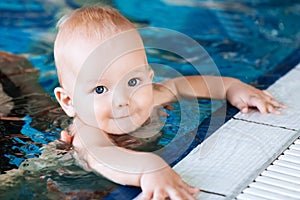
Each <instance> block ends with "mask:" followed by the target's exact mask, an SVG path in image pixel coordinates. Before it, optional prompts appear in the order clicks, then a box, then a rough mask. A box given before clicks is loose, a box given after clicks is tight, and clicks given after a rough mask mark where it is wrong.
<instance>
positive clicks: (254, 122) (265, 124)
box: [232, 116, 299, 132]
mask: <svg viewBox="0 0 300 200" xmlns="http://www.w3.org/2000/svg"><path fill="white" fill-rule="evenodd" d="M232 119H234V120H240V121H244V122H249V123H253V124H260V125H264V126H270V127H276V128H282V129H286V130H290V131H296V132H297V131H299V130H297V129H294V128H288V127H285V126H276V125H272V124H267V123H262V122H256V121H251V120H247V119H242V118H236V117H235V116H233V117H232Z"/></svg>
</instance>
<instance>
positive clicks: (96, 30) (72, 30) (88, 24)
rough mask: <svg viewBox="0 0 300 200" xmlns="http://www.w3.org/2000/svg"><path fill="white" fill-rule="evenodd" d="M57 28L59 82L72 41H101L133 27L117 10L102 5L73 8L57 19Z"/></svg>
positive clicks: (66, 63)
mask: <svg viewBox="0 0 300 200" xmlns="http://www.w3.org/2000/svg"><path fill="white" fill-rule="evenodd" d="M57 28H58V33H57V36H56V39H55V42H54V58H55V64H56V68H57V74H58V79H59V81H60V83H61V84H62V81H61V79H62V78H61V68H62V67H66V66H67V65H68V64H69V63H70V62H71V61H70V58H69V57H68V48H70V47H71V48H72V44H73V43H74V41H76V40H79V39H81V40H85V42H95V41H99V42H101V41H103V40H104V39H105V38H107V37H110V36H112V35H114V34H116V33H119V32H122V31H125V30H129V29H135V27H134V25H133V24H132V23H131V22H130V21H129V20H128V19H126V18H125V17H124V16H122V15H121V14H120V13H119V12H118V11H117V10H115V9H113V8H110V7H102V6H93V7H83V8H79V9H77V10H74V11H73V12H71V13H70V14H68V15H65V16H64V17H62V18H61V19H60V20H59V22H58V23H57ZM73 48H76V47H73Z"/></svg>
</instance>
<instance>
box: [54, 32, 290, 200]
mask: <svg viewBox="0 0 300 200" xmlns="http://www.w3.org/2000/svg"><path fill="white" fill-rule="evenodd" d="M121 36H122V37H119V36H118V37H116V38H115V39H110V40H107V41H105V42H103V41H97V40H96V41H91V40H89V41H86V40H84V39H79V38H78V39H77V40H72V43H70V45H71V46H70V47H66V48H65V49H64V52H66V54H68V56H65V57H67V58H68V59H69V60H67V61H65V62H64V63H67V64H68V65H66V66H60V72H61V74H60V76H61V77H60V78H61V84H62V87H58V88H56V89H55V91H54V93H55V96H56V98H57V100H58V102H59V103H60V105H61V107H62V108H63V109H64V111H65V112H66V114H67V115H68V116H70V117H74V122H73V128H72V130H71V134H72V137H68V136H67V134H66V132H63V135H62V139H64V140H65V141H69V142H72V143H73V146H74V148H75V150H76V152H77V155H78V158H79V159H80V160H81V161H83V162H84V163H86V165H87V167H89V168H91V169H92V170H94V171H96V172H98V173H100V174H102V175H104V176H105V177H107V178H109V179H111V180H112V181H114V182H116V183H119V184H124V185H134V186H139V187H141V188H142V191H143V194H142V199H165V198H168V197H169V198H171V199H195V197H194V195H195V194H196V193H198V192H199V189H198V188H196V187H193V186H190V185H189V184H188V183H186V182H185V181H184V180H183V179H182V178H181V177H180V176H179V175H178V174H177V173H176V172H175V171H174V170H173V169H172V168H171V167H169V166H168V164H167V163H166V162H165V161H164V160H163V159H162V158H160V157H158V156H157V155H155V154H152V153H145V152H137V151H132V150H128V149H124V148H120V147H117V146H115V145H114V144H113V143H112V142H111V141H110V139H109V138H108V136H107V134H108V133H109V134H117V135H122V134H125V133H130V132H134V131H135V130H136V129H138V128H139V127H140V126H142V124H143V123H144V122H145V121H146V120H147V119H148V118H149V117H150V114H151V112H152V110H153V108H154V107H156V106H158V105H165V104H166V103H169V102H174V101H177V100H180V99H183V98H208V99H227V100H228V101H229V102H230V103H231V104H232V105H234V106H236V107H237V108H239V109H240V110H241V111H242V112H245V113H247V112H248V110H249V108H250V107H255V108H257V109H258V110H259V111H260V112H261V113H272V114H279V113H280V112H279V110H278V109H279V108H283V107H285V106H284V105H283V104H281V103H279V102H278V101H276V100H275V99H274V98H273V96H272V95H271V94H270V93H269V92H267V91H261V90H258V89H256V88H254V87H252V86H250V85H247V84H245V83H242V82H241V81H239V80H237V79H234V78H229V77H215V76H187V77H178V78H175V79H170V80H167V81H165V82H161V83H155V84H154V83H153V82H152V79H153V76H154V73H153V71H152V69H151V68H150V66H149V64H148V62H147V59H146V53H145V50H144V46H143V44H142V42H141V38H140V36H139V35H138V34H137V31H136V30H134V31H133V32H132V33H129V34H127V33H124V35H121ZM102 42H103V44H102ZM100 44H101V45H102V47H103V48H100V49H99V48H97V49H96V47H97V46H98V45H100ZM78 47H79V48H78ZM100 47H101V46H100ZM116 47H118V48H116ZM95 49H96V50H97V52H96V53H97V54H95ZM93 51H94V52H93ZM91 53H92V55H95V57H92V58H91V57H90V55H91ZM101 55H105V56H101ZM99 57H100V58H101V59H99ZM89 59H91V60H89ZM98 59H99V60H98ZM86 60H87V61H88V62H86ZM86 63H89V64H88V65H87V64H86ZM82 69H84V70H82Z"/></svg>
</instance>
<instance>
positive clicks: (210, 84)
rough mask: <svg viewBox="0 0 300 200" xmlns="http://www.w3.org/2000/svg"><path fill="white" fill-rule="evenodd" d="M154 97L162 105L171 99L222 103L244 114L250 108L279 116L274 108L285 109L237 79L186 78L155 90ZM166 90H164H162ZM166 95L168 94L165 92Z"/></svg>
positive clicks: (267, 93) (262, 92) (271, 97)
mask: <svg viewBox="0 0 300 200" xmlns="http://www.w3.org/2000/svg"><path fill="white" fill-rule="evenodd" d="M156 88H160V89H156V95H157V97H158V98H156V99H162V101H164V102H157V103H165V102H167V101H169V100H170V101H173V100H175V99H172V98H175V97H177V98H209V99H210V98H211V99H225V98H227V100H228V101H229V102H230V103H231V104H232V105H233V106H236V107H237V108H238V109H240V110H241V111H242V112H244V113H247V112H248V110H249V107H256V108H257V109H258V110H259V111H260V112H261V113H276V114H279V113H280V112H279V111H278V110H277V108H284V107H285V106H284V105H283V104H281V103H279V102H278V101H276V100H275V99H274V98H273V96H272V95H271V94H270V93H269V92H268V91H266V90H264V91H262V90H259V89H256V88H254V87H252V86H251V85H248V84H245V83H243V82H241V81H239V80H238V79H235V78H229V77H219V76H186V77H179V78H175V79H171V80H168V81H166V82H163V83H161V84H160V86H159V85H157V86H156ZM162 88H165V89H162ZM161 91H164V92H163V93H164V94H166V93H169V94H170V93H172V95H165V96H169V97H168V99H164V97H160V96H163V93H162V92H161ZM167 91H168V92H167Z"/></svg>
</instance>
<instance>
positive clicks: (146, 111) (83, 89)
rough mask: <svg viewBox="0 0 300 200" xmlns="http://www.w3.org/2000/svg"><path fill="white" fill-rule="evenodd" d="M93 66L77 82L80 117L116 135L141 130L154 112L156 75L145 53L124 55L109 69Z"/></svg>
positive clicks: (140, 51)
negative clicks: (154, 80)
mask: <svg viewBox="0 0 300 200" xmlns="http://www.w3.org/2000/svg"><path fill="white" fill-rule="evenodd" d="M108 57H109V56H108ZM102 61H103V60H102ZM92 63H93V64H91V65H89V67H88V69H87V70H85V71H83V72H81V74H83V75H81V76H79V77H78V78H77V82H76V87H75V94H74V107H75V110H76V117H78V118H80V119H81V120H82V121H83V122H85V123H86V124H88V125H91V126H94V127H97V128H100V129H101V130H103V131H105V132H108V133H113V134H123V133H128V132H131V131H134V130H135V129H137V128H138V127H140V126H141V125H142V124H143V123H144V122H145V121H146V120H147V119H148V118H149V116H150V113H151V111H152V108H153V92H152V77H153V72H152V70H151V69H150V67H149V66H148V63H147V60H146V54H145V51H144V49H139V50H135V51H131V52H129V53H126V54H123V55H122V56H120V57H117V58H116V59H113V60H112V62H110V64H109V65H107V66H105V67H104V66H103V65H102V66H101V64H97V63H96V64H95V62H92Z"/></svg>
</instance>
